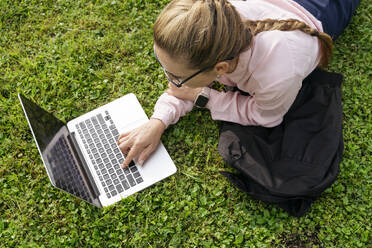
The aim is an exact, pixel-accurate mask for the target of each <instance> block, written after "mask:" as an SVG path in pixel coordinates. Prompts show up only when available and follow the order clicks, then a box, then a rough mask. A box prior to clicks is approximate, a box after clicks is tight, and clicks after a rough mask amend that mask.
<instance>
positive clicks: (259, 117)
mask: <svg viewBox="0 0 372 248" xmlns="http://www.w3.org/2000/svg"><path fill="white" fill-rule="evenodd" d="M291 81H292V83H291ZM278 85H283V84H278ZM286 85H289V86H292V87H286V88H283V87H282V86H281V87H280V88H279V87H278V88H277V89H275V87H273V88H271V89H270V90H268V89H264V90H262V91H261V90H258V91H256V92H255V95H254V96H245V95H241V94H240V93H239V92H237V91H236V92H232V91H228V92H219V91H216V90H211V93H210V99H209V102H208V104H207V108H209V109H210V111H211V116H212V119H213V120H223V121H229V122H234V123H239V124H241V125H254V126H264V127H274V126H277V125H279V124H280V123H281V122H282V120H283V116H284V115H285V114H286V113H287V111H288V110H289V108H290V107H291V105H292V104H293V102H294V100H295V98H296V96H297V94H298V91H299V89H300V87H301V79H299V78H293V79H287V81H286Z"/></svg>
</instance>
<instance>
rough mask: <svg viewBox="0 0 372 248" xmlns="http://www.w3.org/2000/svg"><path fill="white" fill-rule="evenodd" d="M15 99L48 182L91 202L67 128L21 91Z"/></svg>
mask: <svg viewBox="0 0 372 248" xmlns="http://www.w3.org/2000/svg"><path fill="white" fill-rule="evenodd" d="M19 99H20V101H21V103H22V106H23V110H24V112H25V115H26V117H27V120H28V122H29V125H30V128H31V131H32V133H33V135H34V139H35V141H36V144H37V146H38V149H39V151H40V154H41V156H42V160H43V163H44V165H45V168H46V170H47V173H48V176H49V178H50V180H51V183H52V184H53V185H54V186H56V187H57V188H59V189H62V190H64V191H66V192H68V193H70V194H72V195H75V196H76V197H78V198H81V199H83V200H85V201H87V202H89V203H92V204H93V202H92V201H93V199H91V196H90V195H89V191H88V189H87V187H86V185H85V183H84V182H83V178H82V177H81V173H80V171H79V168H78V165H77V163H76V160H75V159H74V157H73V155H72V150H71V147H70V144H69V142H68V139H67V135H69V132H68V130H67V127H66V126H65V124H64V123H63V122H62V121H61V120H59V119H57V118H56V117H54V116H53V115H52V114H50V113H48V112H47V111H45V110H44V109H42V108H41V107H39V106H38V105H37V104H35V103H34V102H32V101H30V100H29V99H27V98H26V97H24V96H22V95H21V94H19ZM95 205H96V204H95Z"/></svg>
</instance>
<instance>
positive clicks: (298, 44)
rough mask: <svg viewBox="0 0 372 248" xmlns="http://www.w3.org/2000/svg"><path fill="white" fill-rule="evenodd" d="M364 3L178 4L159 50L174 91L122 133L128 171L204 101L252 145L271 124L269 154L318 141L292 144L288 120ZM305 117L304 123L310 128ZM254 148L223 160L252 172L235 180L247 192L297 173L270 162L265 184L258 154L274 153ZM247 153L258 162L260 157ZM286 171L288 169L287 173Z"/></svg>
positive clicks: (170, 10)
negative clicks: (311, 76) (310, 79)
mask: <svg viewBox="0 0 372 248" xmlns="http://www.w3.org/2000/svg"><path fill="white" fill-rule="evenodd" d="M341 2H342V3H341ZM358 3H359V0H356V1H355V0H354V1H352V0H344V1H336V0H307V1H306V0H250V1H226V0H204V1H203V0H174V1H172V2H170V3H169V4H168V5H167V6H166V7H165V9H164V10H163V11H162V12H161V13H160V15H159V17H158V18H157V20H156V22H155V25H154V43H155V44H154V53H155V56H156V58H157V59H158V61H159V63H160V65H161V66H162V67H163V69H164V72H165V75H166V76H167V78H168V81H169V83H168V90H167V91H166V93H164V94H163V95H162V96H161V97H160V98H159V100H158V101H157V103H156V106H155V110H154V113H153V115H152V117H151V118H150V120H149V121H148V122H147V123H146V124H144V125H143V126H141V127H139V128H137V129H135V130H133V131H130V132H128V133H123V134H122V135H121V136H120V138H119V141H118V144H119V146H120V148H121V150H122V152H123V153H124V154H127V156H126V160H125V161H124V164H123V166H124V167H125V166H127V165H128V164H129V162H130V161H131V160H132V159H133V158H137V161H138V162H139V164H143V163H144V162H145V161H146V159H147V158H148V157H149V156H150V155H151V153H152V152H153V151H154V150H155V149H156V147H157V145H158V144H159V141H160V137H161V135H162V133H163V132H164V130H165V129H166V128H167V127H168V126H169V125H170V124H174V123H176V122H177V121H178V120H179V118H180V117H181V116H183V115H185V114H186V113H187V112H189V111H191V110H192V108H193V106H194V105H195V106H197V107H201V108H207V109H209V110H210V113H211V116H212V119H214V120H221V121H224V123H235V124H236V125H237V126H239V128H240V130H239V131H236V130H235V131H234V130H233V128H230V129H229V128H227V129H226V130H230V131H231V132H232V133H234V132H235V134H236V136H237V137H241V136H242V135H247V134H248V133H252V134H250V135H249V137H248V138H247V139H252V137H254V135H255V134H254V132H255V131H254V130H256V129H252V127H253V128H254V127H257V128H261V129H257V132H265V137H264V138H263V140H265V142H266V143H267V146H268V147H269V148H268V149H271V145H272V144H274V143H275V142H279V143H280V144H281V145H280V148H278V149H279V150H278V149H277V150H278V151H279V152H278V151H276V152H278V153H279V154H281V155H282V154H283V153H286V151H288V150H293V146H296V147H297V146H300V147H301V143H302V144H309V142H310V141H311V139H312V137H311V135H310V136H309V135H305V136H304V135H301V134H299V136H298V137H300V138H301V139H302V140H296V141H295V140H292V142H289V143H292V144H287V142H284V140H283V137H284V136H285V135H286V133H287V132H291V130H287V129H290V127H291V126H292V125H287V124H283V123H284V122H283V120H285V118H286V114H288V112H289V110H290V109H291V107H292V108H294V107H293V106H292V105H293V104H294V102H295V100H296V98H298V97H299V96H298V95H299V92H300V91H301V89H302V88H303V81H304V79H305V78H306V77H307V76H308V75H309V74H310V73H312V72H313V71H314V69H316V68H317V67H326V66H327V64H328V62H329V60H330V57H331V54H332V38H333V39H336V38H337V37H338V36H339V35H340V34H341V32H342V31H343V29H344V28H345V27H346V26H347V24H348V23H349V21H350V18H351V15H352V13H353V12H354V10H355V8H356V6H357V5H358ZM214 81H218V82H220V83H222V84H224V85H226V86H228V88H229V89H230V90H228V91H226V92H219V91H217V90H214V89H211V88H210V86H211V85H212V83H213V82H214ZM328 88H329V87H328ZM231 89H234V90H231ZM320 93H321V92H320ZM322 94H323V93H322ZM298 101H300V100H298ZM318 105H319V104H318ZM318 105H316V106H318ZM320 105H322V104H320ZM326 105H330V104H329V103H326ZM339 105H340V104H339ZM316 106H315V107H314V108H317V107H316ZM319 111H320V110H319ZM325 112H327V113H328V112H330V111H325ZM303 114H304V115H306V116H308V115H309V114H306V113H303ZM299 115H301V113H299ZM310 117H311V116H310ZM322 118H326V116H323V117H322ZM322 118H320V119H319V118H318V117H314V118H312V117H311V118H310V119H309V120H308V122H307V124H303V123H302V124H300V126H302V125H305V126H302V128H303V129H306V128H307V127H308V126H314V125H315V126H316V125H317V123H318V122H319V123H320V122H322ZM300 119H301V118H300ZM300 119H299V120H300ZM299 120H298V121H294V123H295V124H296V123H300V121H299ZM279 126H281V129H280V130H281V131H280V135H279V136H278V137H279V138H276V141H275V142H274V143H273V142H272V141H270V139H271V138H270V135H271V134H272V133H273V132H272V131H273V130H277V129H275V128H274V127H279ZM297 126H298V125H297ZM336 126H337V127H338V124H337V125H336ZM339 126H340V128H341V125H339ZM226 130H225V131H226ZM239 132H240V133H239ZM268 132H269V133H268ZM292 132H293V130H292ZM309 132H310V133H311V132H312V131H309ZM315 133H317V131H316V132H315ZM296 137H297V134H295V137H292V138H294V139H296ZM340 137H341V136H340V135H339V137H334V139H335V140H336V141H337V142H336V145H335V146H332V149H331V150H337V151H340V145H339V143H340V142H342V137H341V141H340ZM261 138H262V137H261ZM254 140H255V141H252V140H251V141H250V142H251V143H252V142H256V141H257V138H254ZM278 140H279V141H278ZM319 140H320V142H321V143H320V144H318V143H319ZM328 140H329V137H328V136H324V135H320V136H319V139H317V145H318V148H320V147H323V146H325V147H329V146H330V145H328V143H327V142H328ZM239 142H240V141H239ZM225 143H226V141H223V142H222V143H221V138H220V148H221V147H223V146H224V145H225ZM230 143H231V142H230ZM241 143H244V142H241ZM248 143H249V142H248ZM251 143H249V144H250V145H249V144H247V143H244V144H239V145H238V146H240V148H239V149H240V150H241V147H244V149H243V150H244V154H243V158H242V154H240V155H239V156H240V157H239V158H238V159H237V160H241V162H240V163H239V166H237V165H236V164H234V163H235V160H234V161H232V160H231V161H230V160H229V156H231V157H233V156H235V155H236V154H235V155H234V154H232V153H233V152H231V149H232V148H231V147H233V144H232V143H231V144H228V145H227V148H226V149H230V150H229V151H230V155H226V154H223V153H224V151H221V149H222V148H221V149H220V152H221V154H222V155H223V157H224V158H225V159H226V160H227V161H228V162H229V163H230V164H231V165H232V166H234V167H235V168H237V169H238V170H240V172H242V171H243V172H244V171H245V172H246V173H245V174H246V175H244V176H242V177H239V178H235V179H233V180H231V181H233V182H234V180H235V184H236V185H237V186H238V187H240V188H241V189H243V190H245V191H247V192H250V191H251V185H249V182H248V181H249V180H251V181H253V183H254V184H260V185H261V186H262V185H263V186H265V183H266V186H267V185H270V186H272V187H274V186H275V185H276V186H278V185H282V184H283V182H282V181H281V179H280V178H281V177H280V176H277V174H280V173H287V174H289V175H292V174H291V173H292V172H291V171H290V170H291V167H288V166H284V167H285V168H284V167H283V169H282V170H281V171H282V172H280V170H279V171H274V170H271V169H270V166H268V167H269V169H268V170H269V171H266V172H265V173H266V174H267V175H270V180H271V181H270V180H269V179H267V178H266V179H265V177H267V175H266V176H263V178H264V179H262V178H261V177H262V175H247V173H248V174H249V171H251V170H253V169H252V159H253V160H255V162H254V163H255V164H256V165H257V164H259V165H258V166H259V167H260V166H261V167H262V166H264V167H265V165H263V164H266V163H269V162H267V161H266V162H262V161H263V160H264V159H263V160H262V159H261V160H262V161H261V163H260V159H257V158H255V156H256V155H257V154H256V153H257V149H258V150H260V149H261V151H260V152H261V153H262V150H265V149H266V148H264V147H262V146H261V145H258V146H257V145H256V146H253V147H255V148H252V144H251ZM294 143H296V144H294ZM287 146H288V147H287ZM291 146H292V148H291ZM315 146H316V145H315ZM256 148H257V149H256ZM255 149H256V150H255ZM322 149H323V148H322ZM294 150H295V149H294ZM326 150H327V149H326ZM341 151H342V149H341ZM266 152H267V151H266ZM264 153H265V152H264ZM269 153H270V152H269ZM290 153H291V154H289V155H290V156H289V155H288V156H287V157H286V159H288V157H290V158H296V159H297V160H299V161H302V160H305V162H309V161H310V162H311V161H313V157H317V156H318V151H316V150H314V149H313V150H311V151H310V152H309V151H307V152H304V151H303V150H301V151H293V152H290ZM304 153H306V154H304ZM331 153H332V151H331ZM334 153H335V151H333V154H334ZM225 155H226V156H227V157H226V156H225ZM266 155H267V156H269V157H270V156H271V159H270V161H273V160H281V159H283V158H282V157H280V156H281V155H279V157H280V159H279V158H278V156H277V155H275V154H274V155H273V154H266ZM244 156H245V157H247V156H248V157H250V160H249V159H248V160H247V159H246V158H244ZM260 156H261V155H260ZM234 159H235V158H234ZM265 159H266V158H265ZM302 162H303V161H302ZM302 162H301V163H302ZM322 162H324V161H322ZM266 166H267V165H266ZM280 166H283V165H278V166H277V168H281V167H280ZM261 167H260V168H261ZM260 168H259V169H257V168H256V169H254V170H260ZM296 169H298V168H297V167H296ZM288 170H289V171H288ZM247 171H248V172H247ZM260 173H261V172H260ZM260 173H259V174H260ZM304 173H306V172H304ZM243 174H244V173H243ZM261 174H262V173H261ZM336 174H337V173H336ZM296 175H297V174H296ZM315 177H317V176H315ZM320 177H322V176H320ZM273 178H274V179H273ZM278 178H279V179H278ZM230 179H231V178H230ZM268 181H270V182H269V183H268ZM315 181H316V180H315ZM239 184H240V185H239ZM242 184H244V185H243V186H242ZM273 185H274V186H273ZM274 188H275V187H274ZM274 191H275V190H274ZM289 191H290V190H289ZM251 193H252V192H251ZM261 193H262V192H261ZM252 195H255V194H253V193H252ZM292 195H293V194H292ZM257 198H259V197H257ZM259 199H260V198H259ZM268 201H270V199H269V200H268ZM271 202H272V201H271Z"/></svg>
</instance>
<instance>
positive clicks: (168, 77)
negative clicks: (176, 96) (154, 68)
mask: <svg viewBox="0 0 372 248" xmlns="http://www.w3.org/2000/svg"><path fill="white" fill-rule="evenodd" d="M154 55H155V59H156V60H157V61H158V62H159V64H160V66H161V68H163V71H164V74H165V76H166V77H167V79H168V81H169V82H171V83H172V84H174V85H175V86H176V87H178V88H180V87H181V86H182V85H183V84H184V83H186V82H187V81H189V80H190V79H192V78H193V77H195V76H196V75H198V74H200V73H202V72H204V71H205V70H207V69H209V68H212V67H213V66H215V65H212V66H208V67H205V68H203V69H201V70H199V71H197V72H195V73H194V74H192V75H191V76H189V77H187V78H186V79H185V80H183V81H182V80H180V79H177V77H176V76H174V75H173V77H174V78H176V80H177V81H178V83H176V82H174V81H173V79H171V78H170V76H169V74H172V73H170V72H168V71H167V70H166V69H165V68H164V67H163V65H162V64H161V63H160V61H159V59H158V56H156V52H155V47H154ZM233 59H234V57H228V58H226V59H223V60H222V61H228V60H233ZM222 61H221V62H222Z"/></svg>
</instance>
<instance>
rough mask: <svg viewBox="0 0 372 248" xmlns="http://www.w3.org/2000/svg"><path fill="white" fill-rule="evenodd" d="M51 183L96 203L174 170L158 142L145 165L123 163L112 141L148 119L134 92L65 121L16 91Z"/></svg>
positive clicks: (113, 200)
mask: <svg viewBox="0 0 372 248" xmlns="http://www.w3.org/2000/svg"><path fill="white" fill-rule="evenodd" d="M18 98H19V100H20V101H21V105H22V108H23V111H24V113H25V115H26V118H27V121H28V124H29V126H30V128H31V132H32V134H33V137H34V139H35V141H36V145H37V147H38V149H39V152H40V154H41V158H42V161H43V163H44V166H45V169H46V171H47V173H48V176H49V179H50V181H51V183H52V185H53V186H55V187H57V188H59V189H61V190H63V191H65V192H68V193H70V194H72V195H74V196H76V197H78V198H80V199H82V200H84V201H86V202H88V203H90V204H93V205H95V206H97V207H106V206H109V205H112V204H114V203H116V202H118V201H120V200H121V199H122V198H125V197H127V196H129V195H132V194H134V193H136V192H138V191H140V190H142V189H144V188H146V187H148V186H150V185H152V184H154V183H156V182H158V181H160V180H162V179H164V178H166V177H168V176H170V175H172V174H174V173H175V172H176V170H177V169H176V166H175V165H174V163H173V161H172V159H171V158H170V156H169V154H168V152H167V151H166V150H165V148H164V146H163V144H162V143H160V144H159V146H158V148H157V150H156V151H155V152H154V153H153V154H152V155H151V157H150V158H149V159H148V160H147V161H146V163H145V165H144V166H140V165H138V166H137V164H136V162H135V161H132V162H131V164H130V165H129V166H128V167H127V168H125V169H122V168H121V165H122V163H123V161H124V158H125V157H124V155H123V154H122V152H121V151H120V149H119V147H118V145H117V139H118V137H119V135H120V134H121V133H123V132H126V131H129V130H131V129H133V128H136V127H138V126H140V125H141V124H143V123H145V122H147V120H148V118H147V116H146V114H145V112H144V111H143V109H142V107H141V105H140V103H139V102H138V100H137V98H136V96H135V95H134V94H128V95H125V96H123V97H121V98H119V99H116V100H114V101H112V102H110V103H108V104H106V105H104V106H101V107H99V108H97V109H94V110H93V111H91V112H89V113H86V114H84V115H82V116H80V117H77V118H75V119H73V120H71V121H69V122H68V123H67V125H66V124H65V123H64V122H62V121H61V120H59V119H57V118H56V117H54V116H53V115H52V114H51V113H48V112H47V111H45V110H44V109H42V108H41V107H40V106H38V105H37V104H35V103H34V102H32V101H30V100H29V99H27V98H26V97H24V96H23V95H21V94H18Z"/></svg>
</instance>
